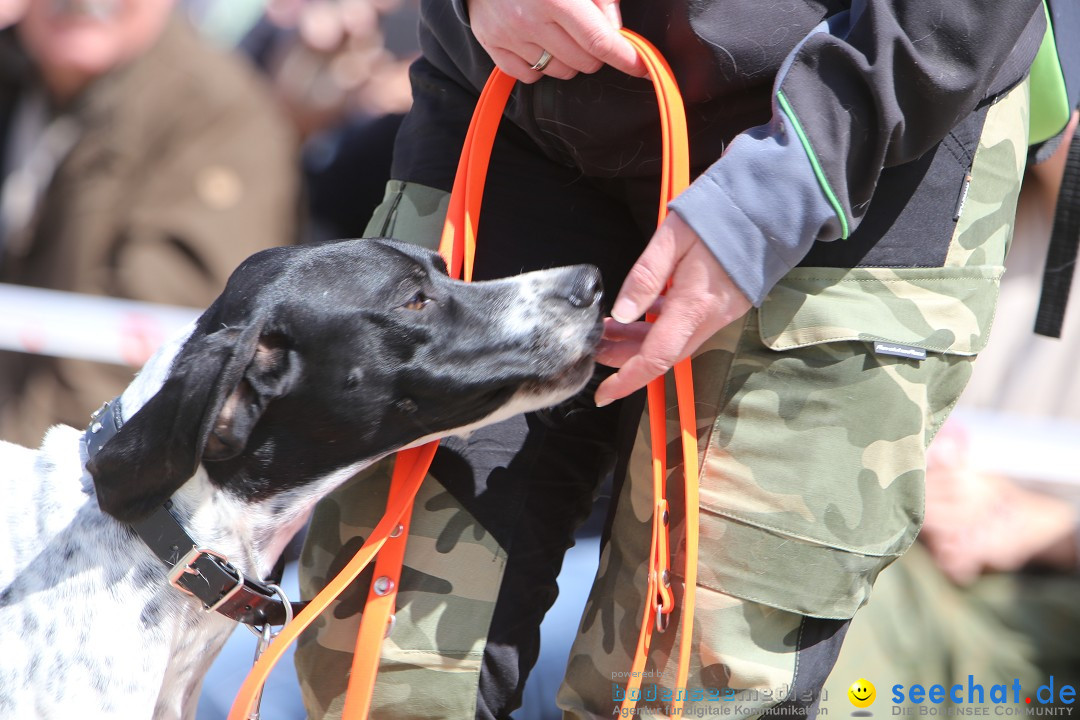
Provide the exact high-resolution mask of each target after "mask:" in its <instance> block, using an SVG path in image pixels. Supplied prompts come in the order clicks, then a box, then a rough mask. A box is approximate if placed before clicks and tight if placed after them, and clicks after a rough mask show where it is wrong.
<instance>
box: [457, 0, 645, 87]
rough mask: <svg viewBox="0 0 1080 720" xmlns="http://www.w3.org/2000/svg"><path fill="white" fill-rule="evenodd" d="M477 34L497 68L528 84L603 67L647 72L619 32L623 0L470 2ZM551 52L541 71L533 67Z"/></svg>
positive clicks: (643, 73)
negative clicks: (620, 10) (620, 6)
mask: <svg viewBox="0 0 1080 720" xmlns="http://www.w3.org/2000/svg"><path fill="white" fill-rule="evenodd" d="M468 5H469V23H470V25H471V26H472V31H473V34H474V35H476V39H477V40H478V41H479V43H480V45H481V46H483V48H484V50H486V51H487V53H488V55H490V56H491V59H492V60H494V61H495V64H496V65H497V66H499V68H500V69H501V70H502V71H503V72H505V73H507V74H509V75H512V76H514V77H515V78H517V79H518V80H520V81H521V82H525V83H533V82H536V81H537V80H539V79H540V78H541V77H543V76H544V75H550V76H551V77H556V78H560V79H562V80H569V79H570V78H572V77H574V76H575V75H577V74H578V73H579V72H583V73H594V72H596V71H597V70H599V69H600V68H601V67H602V66H603V65H604V64H607V65H611V66H612V67H614V68H616V69H618V70H622V71H623V72H625V73H629V74H630V75H636V76H639V77H641V76H644V75H645V74H646V70H645V65H644V64H643V63H642V62H641V60H640V59H639V58H638V55H637V52H636V51H635V50H634V48H633V46H632V45H631V44H630V42H629V41H628V40H627V39H626V38H624V37H623V36H622V35H620V34H619V28H620V27H621V26H622V21H621V19H620V15H619V0H468ZM545 52H547V53H551V60H550V61H549V62H548V63H547V65H546V66H545V67H544V68H543V69H542V70H543V71H542V72H540V71H537V70H533V69H532V67H533V66H534V65H536V64H537V63H539V62H540V60H541V59H542V58H545V57H546V55H545Z"/></svg>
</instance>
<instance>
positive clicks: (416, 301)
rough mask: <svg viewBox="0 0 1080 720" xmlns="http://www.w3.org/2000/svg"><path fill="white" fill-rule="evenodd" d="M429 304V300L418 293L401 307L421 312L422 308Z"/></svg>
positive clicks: (421, 293)
mask: <svg viewBox="0 0 1080 720" xmlns="http://www.w3.org/2000/svg"><path fill="white" fill-rule="evenodd" d="M429 302H431V298H429V297H428V296H427V295H425V294H424V293H423V292H418V293H416V294H415V295H413V296H412V297H411V298H409V302H407V303H405V304H404V305H402V307H403V308H405V309H406V310H423V309H424V306H425V305H427V304H428V303H429Z"/></svg>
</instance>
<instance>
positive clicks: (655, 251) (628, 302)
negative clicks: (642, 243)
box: [611, 231, 682, 324]
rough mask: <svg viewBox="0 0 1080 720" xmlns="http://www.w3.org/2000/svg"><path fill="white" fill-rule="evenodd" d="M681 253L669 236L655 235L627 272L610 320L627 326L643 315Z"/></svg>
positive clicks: (666, 281) (658, 293) (660, 290)
mask: <svg viewBox="0 0 1080 720" xmlns="http://www.w3.org/2000/svg"><path fill="white" fill-rule="evenodd" d="M681 254H682V253H680V252H679V251H678V248H677V247H676V242H675V238H674V236H673V235H672V234H671V233H666V232H662V231H661V232H657V234H656V235H654V236H653V239H652V240H650V241H649V244H648V245H647V246H646V247H645V251H644V252H643V253H641V257H639V258H638V260H637V262H636V263H634V266H633V267H632V268H630V272H629V273H627V275H626V280H624V281H623V285H622V288H621V289H620V290H619V295H618V297H616V298H615V303H614V305H612V308H611V317H613V318H614V319H615V320H616V321H618V322H620V323H623V324H626V323H632V322H634V321H635V320H637V319H638V318H640V317H641V316H642V315H644V314H645V312H646V311H647V310H648V309H649V306H651V305H652V304H653V303H654V302H655V301H656V299H657V298H658V297H660V294H661V293H662V292H664V289H665V288H666V287H667V284H668V280H669V279H670V278H671V274H672V273H673V272H675V266H676V265H677V264H678V262H679V258H680V256H681Z"/></svg>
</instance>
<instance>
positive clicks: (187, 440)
mask: <svg viewBox="0 0 1080 720" xmlns="http://www.w3.org/2000/svg"><path fill="white" fill-rule="evenodd" d="M260 325H261V323H255V324H252V325H249V326H247V327H245V328H241V329H236V328H225V329H222V330H219V331H217V332H214V333H210V334H206V335H203V336H201V337H197V338H196V337H193V338H192V339H191V340H189V341H188V342H187V343H186V344H185V345H184V347H183V349H182V350H181V351H180V353H179V354H178V355H177V357H176V360H175V361H174V362H173V365H172V368H171V370H170V372H169V376H168V378H167V379H166V380H165V383H164V384H163V385H162V387H161V389H160V390H159V391H158V392H157V393H156V394H155V395H154V396H153V397H152V398H150V400H148V401H147V402H146V404H145V405H144V406H143V407H142V408H140V409H139V411H138V412H136V413H135V415H134V416H132V417H131V419H130V420H128V421H127V422H126V423H125V424H124V426H123V427H122V428H121V429H120V431H119V432H117V434H116V435H115V436H114V437H113V438H112V439H111V440H109V441H108V442H107V443H106V444H105V446H104V447H103V448H102V449H101V451H100V452H98V454H97V455H96V456H95V457H94V458H93V459H92V460H91V461H90V462H89V463H88V464H87V469H88V470H89V471H90V474H91V475H92V476H93V478H94V487H95V489H96V491H97V498H98V505H99V506H100V507H101V509H102V510H103V511H104V512H106V513H108V514H110V515H112V516H113V517H115V518H117V519H119V520H122V521H125V522H131V521H133V520H137V519H139V518H141V517H144V516H145V515H147V514H149V513H150V512H151V511H152V510H153V509H154V508H155V507H157V506H158V505H160V504H161V503H163V502H165V500H167V499H168V498H169V496H171V495H172V494H173V493H174V492H176V490H177V489H179V488H180V486H181V485H183V484H184V483H185V482H187V480H188V479H189V478H190V477H191V476H192V475H194V474H195V471H196V469H197V468H198V466H199V463H200V462H201V461H202V460H204V459H206V460H224V459H227V458H230V457H234V456H236V455H237V454H239V453H240V452H241V451H242V450H243V449H244V446H245V444H246V443H247V440H248V438H249V437H250V434H251V431H252V429H253V428H254V427H255V424H256V423H257V422H258V419H259V417H260V416H261V414H262V412H263V410H265V408H266V405H267V404H268V403H269V402H270V400H271V399H273V397H276V396H277V395H280V394H283V393H284V392H286V391H287V389H288V387H289V385H290V384H291V382H292V379H293V377H294V376H295V375H296V374H297V368H296V367H295V366H296V363H295V360H294V359H293V358H292V354H291V353H290V351H289V350H288V349H287V348H286V347H285V345H284V341H283V339H282V338H281V337H280V336H270V337H268V338H262V339H261V338H260V327H259V326H260ZM196 332H198V331H196Z"/></svg>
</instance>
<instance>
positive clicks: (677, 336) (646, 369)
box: [596, 285, 726, 407]
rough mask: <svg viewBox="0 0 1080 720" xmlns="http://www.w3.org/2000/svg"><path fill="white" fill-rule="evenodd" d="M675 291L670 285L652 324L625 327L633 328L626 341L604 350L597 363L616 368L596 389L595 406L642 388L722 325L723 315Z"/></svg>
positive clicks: (687, 355) (688, 354)
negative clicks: (617, 368) (637, 337)
mask: <svg viewBox="0 0 1080 720" xmlns="http://www.w3.org/2000/svg"><path fill="white" fill-rule="evenodd" d="M675 288H676V286H674V285H673V286H672V292H671V294H669V295H668V297H667V300H666V302H665V304H664V312H663V313H661V315H660V316H659V317H658V318H657V320H656V322H655V323H653V324H651V325H650V324H648V323H634V325H633V326H627V327H628V328H633V329H628V330H627V331H625V335H626V338H627V339H625V340H623V341H622V342H617V343H615V344H614V346H612V347H610V348H608V347H606V348H605V357H604V358H603V359H601V362H603V363H604V364H605V365H617V366H618V367H619V371H618V372H617V373H615V374H614V375H611V376H609V377H608V378H607V379H606V380H604V382H602V383H601V384H600V386H599V387H598V388H597V390H596V404H597V405H598V406H601V407H602V406H603V405H607V404H609V403H611V402H612V401H613V400H617V399H619V398H622V397H626V396H627V395H629V394H631V393H633V392H634V391H636V390H638V389H640V388H643V387H645V385H646V384H647V383H648V382H649V381H650V380H652V379H653V378H656V377H659V376H661V375H663V374H664V373H666V372H667V371H668V370H670V369H671V368H672V367H674V366H675V363H677V362H678V361H680V360H682V359H683V358H686V357H689V356H690V354H691V353H692V352H693V351H694V350H696V349H697V348H698V347H700V346H701V344H702V343H704V342H705V341H706V340H707V339H708V338H709V337H710V336H711V335H713V333H715V332H716V331H717V330H719V329H720V328H721V327H723V325H724V324H726V322H724V321H723V320H721V319H720V318H722V317H724V316H723V315H721V314H719V313H716V314H713V313H711V312H710V307H709V304H708V303H703V302H701V300H700V299H699V298H686V297H680V296H679V294H677V293H676V291H675ZM710 315H713V317H710ZM635 326H637V327H635ZM641 333H644V338H643V339H642V340H640V341H637V340H636V339H635V336H636V335H638V334H641ZM635 345H637V348H636V349H635V347H634V346H635Z"/></svg>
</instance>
